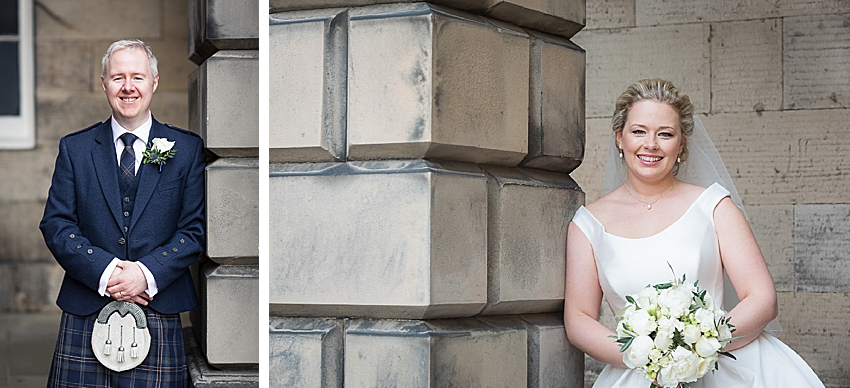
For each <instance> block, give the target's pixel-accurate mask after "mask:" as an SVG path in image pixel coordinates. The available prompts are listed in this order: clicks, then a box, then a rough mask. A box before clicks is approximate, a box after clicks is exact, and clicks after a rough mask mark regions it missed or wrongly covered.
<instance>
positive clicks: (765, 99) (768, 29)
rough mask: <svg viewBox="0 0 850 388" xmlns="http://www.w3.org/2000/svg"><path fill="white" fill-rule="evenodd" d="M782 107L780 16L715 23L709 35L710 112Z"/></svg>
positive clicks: (757, 110)
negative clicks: (776, 17)
mask: <svg viewBox="0 0 850 388" xmlns="http://www.w3.org/2000/svg"><path fill="white" fill-rule="evenodd" d="M780 109H782V20H781V19H767V20H754V21H746V22H729V23H717V24H715V25H714V29H713V32H712V37H711V110H712V112H752V111H756V112H760V111H763V110H780Z"/></svg>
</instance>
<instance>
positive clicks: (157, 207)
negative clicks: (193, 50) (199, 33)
mask: <svg viewBox="0 0 850 388" xmlns="http://www.w3.org/2000/svg"><path fill="white" fill-rule="evenodd" d="M158 82H159V76H158V72H157V61H156V57H154V55H153V53H152V52H151V50H150V47H148V46H147V45H145V44H144V43H143V42H141V41H138V40H123V41H118V42H115V43H113V44H112V45H111V46H110V47H109V49H108V50H107V53H106V55H104V57H103V73H102V75H101V84H102V86H103V90H104V92H105V94H106V98H107V101H108V102H109V105H110V107H111V108H112V117H111V118H110V119H109V120H108V121H107V122H105V123H98V124H95V125H92V126H90V127H88V128H86V129H83V130H81V131H78V132H75V133H72V134H69V135H67V136H65V137H63V138H62V140H61V141H60V142H59V156H58V157H57V159H56V168H55V171H54V173H53V180H52V185H51V187H50V192H49V195H48V199H47V204H46V206H45V209H44V217H43V218H42V220H41V224H40V229H41V231H42V234H43V236H44V241H45V242H46V244H47V246H48V248H49V249H50V251H51V253H52V254H53V256H54V257H55V258H56V261H57V262H59V264H60V265H61V266H62V268H63V269H64V270H65V277H64V279H63V281H62V287H61V289H60V291H59V297H58V299H57V301H56V303H57V305H58V306H59V307H60V308H61V309H62V311H63V314H62V321H61V326H60V332H59V338H58V341H57V344H56V351H55V354H54V358H53V365H52V367H51V370H50V379H49V383H48V386H51V387H78V386H80V387H82V386H85V387H116V386H119V385H120V386H122V387H123V386H133V387H143V386H158V387H185V386H187V384H188V373H187V369H186V359H185V351H184V348H183V337H182V331H181V325H180V318H179V313H180V312H183V311H188V310H191V309H193V308H195V307H196V306H197V303H198V302H197V296H196V295H195V290H194V286H193V283H192V278H191V276H190V274H189V271H188V267H189V265H190V264H192V263H193V262H194V261H195V260H196V258H197V257H198V255H199V254H200V253H201V252H202V251H203V249H204V167H205V158H204V153H203V142H202V140H201V138H200V137H198V136H197V135H195V134H193V133H191V132H187V131H184V130H182V129H178V128H175V127H172V126H170V125H163V124H161V123H159V122H157V121H156V120H155V119H153V116H152V115H151V112H150V103H151V98H152V97H153V93H154V91H156V87H157V85H158ZM125 134H128V135H125ZM157 138H160V139H165V140H167V141H169V142H173V149H175V150H177V152H176V153H174V154H173V157H172V158H170V159H166V163H165V164H161V165H157V164H153V163H143V160H144V159H145V158H144V157H143V155H142V154H143V152H144V151H145V150H146V148H149V147H150V144H151V143H152V141H153V140H154V139H157ZM113 300H119V301H129V302H134V303H137V304H138V305H140V306H142V308H143V309H144V310H145V313H146V316H147V320H148V327H149V330H150V334H151V338H152V340H151V348H150V351H149V353H148V355H147V357H146V359H145V360H144V362H142V364H141V365H139V366H137V367H136V368H134V369H131V370H128V371H124V372H114V371H112V370H109V369H107V368H105V367H103V366H102V365H100V363H99V362H98V361H97V359H96V358H95V356H94V354H93V352H92V344H91V333H92V329H93V326H94V322H95V319H96V318H97V314H98V312H99V310H100V309H101V308H103V307H104V306H105V305H106V304H107V303H109V302H111V301H113Z"/></svg>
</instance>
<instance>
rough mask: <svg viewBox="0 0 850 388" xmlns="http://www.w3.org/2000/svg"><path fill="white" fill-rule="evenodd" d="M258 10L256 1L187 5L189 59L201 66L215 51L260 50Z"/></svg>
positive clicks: (200, 0)
mask: <svg viewBox="0 0 850 388" xmlns="http://www.w3.org/2000/svg"><path fill="white" fill-rule="evenodd" d="M259 9H260V4H259V1H258V0H236V1H233V0H198V1H190V2H189V59H191V60H192V62H195V63H197V64H198V65H200V64H201V63H203V62H204V61H205V60H206V59H207V58H209V57H210V56H212V55H213V54H215V52H216V51H218V50H257V49H259V47H260V39H259V36H260V20H259V18H258V17H257V12H258V11H259ZM254 99H255V100H256V95H255V98H254Z"/></svg>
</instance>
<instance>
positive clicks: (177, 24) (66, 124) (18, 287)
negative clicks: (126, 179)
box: [0, 0, 196, 312]
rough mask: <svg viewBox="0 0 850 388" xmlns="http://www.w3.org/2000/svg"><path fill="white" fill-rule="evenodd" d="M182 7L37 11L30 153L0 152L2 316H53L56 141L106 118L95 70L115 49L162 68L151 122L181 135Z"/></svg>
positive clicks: (52, 1)
mask: <svg viewBox="0 0 850 388" xmlns="http://www.w3.org/2000/svg"><path fill="white" fill-rule="evenodd" d="M186 10H187V4H186V1H185V0H181V1H166V0H158V1H145V2H134V3H126V2H123V1H116V0H108V1H104V0H81V1H73V2H68V1H62V0H40V1H37V2H35V12H34V13H35V45H36V46H35V62H36V71H35V74H36V138H37V140H36V147H35V149H32V150H22V151H4V150H0V182H3V183H2V184H0V246H2V247H3V249H0V311H14V312H26V311H45V310H58V308H57V307H56V304H55V301H56V296H57V294H58V292H59V285H60V284H61V281H62V276H63V271H62V269H61V267H59V265H58V264H57V263H56V261H55V260H54V259H53V257H52V256H51V254H50V251H48V250H47V247H46V246H45V244H44V240H43V239H42V236H41V232H40V231H39V230H38V223H39V221H40V220H41V216H42V213H43V211H44V203H45V201H46V200H47V191H48V189H49V188H50V178H51V176H52V175H53V165H54V162H55V161H56V155H57V154H58V152H59V149H58V146H59V139H60V138H61V137H62V136H64V135H66V134H68V133H71V132H74V131H76V130H79V129H82V128H85V127H87V126H89V125H91V124H94V123H96V122H98V121H105V120H107V119H109V116H110V114H111V112H110V109H109V105H108V104H107V102H106V98H105V96H104V93H103V90H102V89H101V85H100V72H101V65H100V61H101V58H102V56H103V54H104V53H105V52H106V49H107V47H109V44H111V43H112V42H114V41H116V40H119V39H126V38H139V39H142V40H144V41H145V42H147V43H148V44H149V45H150V46H151V47H152V48H153V51H154V53H155V54H156V55H157V58H158V59H159V63H160V64H159V87H158V89H157V91H156V94H155V96H154V99H153V103H152V106H151V111H152V112H153V114H154V116H155V117H156V118H157V120H159V121H161V122H165V123H170V124H174V125H177V126H179V127H182V128H188V113H187V112H188V102H187V101H188V99H187V91H188V84H189V82H188V78H187V77H188V75H189V73H191V72H192V70H193V69H194V68H195V67H196V65H195V64H193V63H192V62H191V61H189V60H188V59H187V58H188V55H187V49H186V48H187V46H188V44H187V20H188V18H187V12H186Z"/></svg>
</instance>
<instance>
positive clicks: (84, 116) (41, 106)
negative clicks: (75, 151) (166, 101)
mask: <svg viewBox="0 0 850 388" xmlns="http://www.w3.org/2000/svg"><path fill="white" fill-rule="evenodd" d="M184 96H185V95H184ZM36 97H37V100H36V106H37V107H38V112H39V113H40V114H38V115H36V128H38V131H36V139H37V141H38V144H39V145H46V146H49V147H51V148H53V149H55V150H56V153H57V154H58V153H59V148H58V145H59V139H60V138H61V137H62V136H65V135H67V134H69V133H72V132H75V131H79V130H81V129H83V128H86V127H88V126H89V125H92V124H94V123H97V122H102V121H105V120H109V116H110V115H111V114H112V112H111V111H110V109H109V105H108V104H107V102H106V97H105V96H104V94H103V90H99V93H97V92H92V93H73V92H65V91H55V92H51V93H38V94H37V96H36ZM158 97H159V95H158V94H157V95H156V96H155V97H154V99H153V101H154V102H155V101H156V100H157V98H158ZM151 109H152V110H153V108H151ZM47 112H50V114H47ZM154 114H156V113H154ZM155 117H157V116H155ZM53 160H54V161H55V160H56V157H55V156H54V157H53ZM52 167H53V166H51V174H52Z"/></svg>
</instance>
